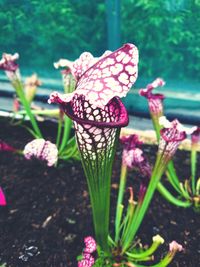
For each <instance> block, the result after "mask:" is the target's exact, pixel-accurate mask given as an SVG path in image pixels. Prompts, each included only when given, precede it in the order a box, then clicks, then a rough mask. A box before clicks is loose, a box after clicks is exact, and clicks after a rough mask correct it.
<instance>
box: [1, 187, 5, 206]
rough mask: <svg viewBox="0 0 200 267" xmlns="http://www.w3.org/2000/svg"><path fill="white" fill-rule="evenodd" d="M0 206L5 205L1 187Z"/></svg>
mask: <svg viewBox="0 0 200 267" xmlns="http://www.w3.org/2000/svg"><path fill="white" fill-rule="evenodd" d="M0 206H6V198H5V195H4V193H3V190H2V188H1V187H0Z"/></svg>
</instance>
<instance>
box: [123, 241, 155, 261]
mask: <svg viewBox="0 0 200 267" xmlns="http://www.w3.org/2000/svg"><path fill="white" fill-rule="evenodd" d="M159 245H160V243H158V242H153V244H152V245H151V247H150V248H149V249H147V250H146V251H144V252H142V253H130V252H126V253H125V254H126V255H127V256H128V257H129V258H131V259H132V260H137V259H142V258H146V257H148V256H150V255H152V254H153V253H154V252H155V251H156V250H157V248H158V247H159Z"/></svg>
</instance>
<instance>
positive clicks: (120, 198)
mask: <svg viewBox="0 0 200 267" xmlns="http://www.w3.org/2000/svg"><path fill="white" fill-rule="evenodd" d="M126 178H127V166H126V165H125V164H123V163H122V167H121V175H120V184H119V192H118V199H117V209H116V217H115V242H118V241H119V233H120V224H121V218H122V212H123V209H122V206H123V205H122V203H123V197H124V190H125V187H126Z"/></svg>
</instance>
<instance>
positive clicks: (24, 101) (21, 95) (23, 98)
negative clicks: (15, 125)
mask: <svg viewBox="0 0 200 267" xmlns="http://www.w3.org/2000/svg"><path fill="white" fill-rule="evenodd" d="M12 84H13V87H14V88H15V90H16V93H17V95H18V97H19V98H20V100H21V103H22V105H23V106H24V109H25V110H26V112H27V115H28V116H29V118H30V122H31V124H32V127H33V129H34V131H35V134H36V136H37V137H38V138H42V134H41V132H40V129H39V127H38V124H37V122H36V119H35V117H34V115H33V114H32V111H31V107H30V104H29V102H28V101H27V99H26V96H25V94H24V89H23V85H22V83H21V81H19V80H18V79H16V80H15V82H12Z"/></svg>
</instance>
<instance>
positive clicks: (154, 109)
mask: <svg viewBox="0 0 200 267" xmlns="http://www.w3.org/2000/svg"><path fill="white" fill-rule="evenodd" d="M164 85H165V82H164V80H163V79H161V78H157V79H156V80H154V81H153V82H152V83H150V84H148V85H147V87H146V88H145V89H140V91H139V94H140V95H141V96H144V97H146V98H147V99H148V104H149V110H150V112H151V113H152V114H154V115H157V116H161V115H162V113H163V103H162V102H163V100H164V95H162V94H153V93H152V90H153V89H155V88H157V87H161V86H164Z"/></svg>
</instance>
